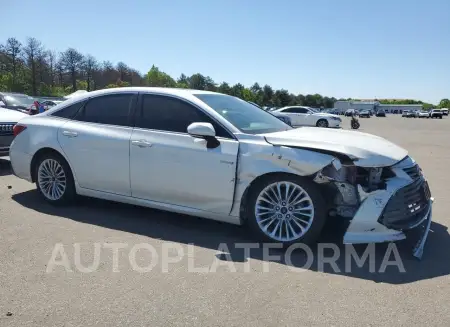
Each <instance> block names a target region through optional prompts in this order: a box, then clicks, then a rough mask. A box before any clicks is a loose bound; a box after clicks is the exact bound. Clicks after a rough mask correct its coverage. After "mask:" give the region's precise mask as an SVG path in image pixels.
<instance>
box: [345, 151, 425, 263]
mask: <svg viewBox="0 0 450 327" xmlns="http://www.w3.org/2000/svg"><path fill="white" fill-rule="evenodd" d="M391 169H392V171H393V172H394V173H395V175H396V177H393V178H390V179H388V180H386V188H385V189H380V190H376V191H373V192H370V193H366V192H365V191H364V190H363V189H362V187H361V186H358V193H359V196H360V201H361V205H360V207H359V208H358V210H357V212H356V214H355V216H354V217H353V219H352V221H351V222H350V225H349V227H348V229H347V231H346V233H345V235H344V243H345V244H357V243H381V242H393V241H400V240H404V239H406V238H407V237H408V238H410V237H412V236H410V235H414V234H419V237H418V238H419V239H418V241H417V244H416V247H415V248H414V250H413V255H414V256H415V257H417V258H420V257H421V256H422V252H423V247H424V245H425V242H426V239H427V236H428V231H429V229H430V225H431V220H432V205H433V201H434V199H433V198H432V197H431V192H430V191H429V189H428V183H427V181H426V179H425V178H424V177H423V175H422V173H421V171H420V169H419V168H418V166H417V165H416V163H415V162H414V161H413V160H412V159H411V158H409V157H408V158H407V159H405V160H403V161H402V162H400V163H399V164H397V165H395V166H393V167H391ZM413 230H419V231H420V233H411V231H413Z"/></svg>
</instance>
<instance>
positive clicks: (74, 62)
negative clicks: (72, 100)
mask: <svg viewBox="0 0 450 327" xmlns="http://www.w3.org/2000/svg"><path fill="white" fill-rule="evenodd" d="M61 62H62V64H63V67H64V69H65V70H66V71H67V72H68V73H69V74H70V79H71V81H72V90H73V91H74V92H75V91H76V90H77V74H79V73H80V69H81V67H82V64H83V55H82V54H81V53H79V52H78V51H77V50H75V49H74V48H69V49H67V50H66V51H64V52H63V53H61Z"/></svg>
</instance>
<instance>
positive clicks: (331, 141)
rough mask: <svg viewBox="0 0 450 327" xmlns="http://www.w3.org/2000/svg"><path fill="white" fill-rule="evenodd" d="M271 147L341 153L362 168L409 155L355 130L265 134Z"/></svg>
mask: <svg viewBox="0 0 450 327" xmlns="http://www.w3.org/2000/svg"><path fill="white" fill-rule="evenodd" d="M265 137H266V139H267V141H268V142H270V143H271V144H274V145H284V146H293V147H300V148H306V149H318V150H326V151H331V152H335V153H336V152H337V153H342V154H345V155H348V156H350V157H352V158H355V159H356V158H357V159H358V160H357V161H355V165H357V166H361V167H386V166H391V165H393V164H395V163H396V162H398V161H400V160H402V159H403V158H405V157H406V156H407V155H408V152H407V151H406V150H405V149H403V148H401V147H399V146H397V145H395V144H393V143H391V142H389V141H387V140H386V139H383V138H381V137H379V136H375V135H372V134H367V133H362V132H358V131H343V130H332V129H321V130H320V132H319V131H318V130H317V128H311V127H301V128H297V129H293V130H289V131H285V132H278V133H271V134H267V135H265Z"/></svg>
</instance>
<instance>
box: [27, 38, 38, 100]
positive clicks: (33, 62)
mask: <svg viewBox="0 0 450 327" xmlns="http://www.w3.org/2000/svg"><path fill="white" fill-rule="evenodd" d="M42 49H43V47H42V44H41V42H39V41H38V40H36V39H35V38H34V37H30V38H28V39H27V43H26V45H25V47H24V48H23V52H24V59H25V62H26V64H27V65H28V67H29V68H30V71H31V89H32V92H33V95H36V94H37V81H36V77H37V66H38V59H39V58H40V57H41V55H42Z"/></svg>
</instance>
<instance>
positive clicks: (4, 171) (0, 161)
mask: <svg viewBox="0 0 450 327" xmlns="http://www.w3.org/2000/svg"><path fill="white" fill-rule="evenodd" d="M11 174H12V169H11V163H10V162H9V160H8V159H4V158H0V177H1V176H7V175H11Z"/></svg>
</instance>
